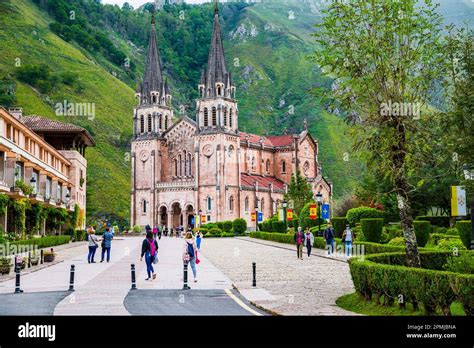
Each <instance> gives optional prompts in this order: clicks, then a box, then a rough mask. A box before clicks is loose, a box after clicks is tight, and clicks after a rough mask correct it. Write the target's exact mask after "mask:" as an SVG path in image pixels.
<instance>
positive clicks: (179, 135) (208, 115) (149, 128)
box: [131, 8, 332, 229]
mask: <svg viewBox="0 0 474 348" xmlns="http://www.w3.org/2000/svg"><path fill="white" fill-rule="evenodd" d="M197 88H198V91H199V98H198V99H197V101H196V103H197V108H196V115H195V118H194V119H193V118H190V117H187V116H185V115H182V116H180V117H175V116H174V113H173V107H172V91H171V90H170V88H169V86H168V84H167V82H166V80H165V79H164V77H163V73H162V69H161V64H160V56H159V49H158V46H157V40H156V30H155V22H154V20H153V19H152V23H151V31H150V39H149V46H148V53H147V59H146V66H145V75H144V77H143V80H142V83H141V84H140V85H139V86H138V89H137V93H136V96H137V100H138V106H137V107H136V108H135V109H134V114H133V123H134V127H133V129H134V137H133V140H132V145H131V147H132V149H131V154H132V156H131V161H132V163H131V165H132V176H131V224H132V226H134V225H140V226H145V225H148V224H149V225H158V224H159V225H161V224H165V225H167V226H168V227H176V226H179V225H181V226H184V227H185V228H186V227H187V226H189V225H191V226H193V227H194V226H195V224H196V223H197V222H198V221H201V222H203V223H204V222H217V221H226V220H233V219H235V218H238V217H241V218H244V219H246V220H247V225H248V226H249V228H250V229H251V228H252V227H253V229H254V228H255V222H254V221H252V217H254V216H255V213H256V212H262V213H263V218H265V219H266V218H268V217H271V216H272V215H274V214H276V213H277V209H278V207H279V206H280V205H281V202H282V201H283V196H284V193H285V191H286V190H287V188H288V184H289V182H290V179H291V176H292V175H294V174H295V173H296V171H297V170H299V171H300V172H301V174H302V175H303V176H304V177H305V178H306V179H307V180H308V182H309V183H310V184H311V187H312V189H313V191H314V193H315V194H316V193H318V192H320V193H321V194H322V195H323V201H324V202H329V201H330V199H331V195H332V185H331V183H330V182H328V181H327V180H326V179H325V178H324V177H323V176H322V174H321V166H320V165H319V162H318V152H319V143H318V141H317V139H314V138H313V137H312V136H311V134H310V133H309V132H308V130H307V127H305V129H304V130H302V132H301V133H298V134H284V135H276V136H260V135H256V134H251V133H245V132H241V131H239V109H238V106H237V102H236V100H235V95H236V86H235V84H234V81H233V79H232V75H231V73H230V72H229V70H228V69H227V65H226V61H225V55H224V47H223V44H222V34H221V30H220V25H219V11H218V9H217V8H216V9H215V11H214V26H213V32H212V37H211V44H210V47H209V57H208V62H207V67H206V68H204V69H203V70H202V72H201V79H200V82H199V84H198V86H197ZM252 213H254V214H252Z"/></svg>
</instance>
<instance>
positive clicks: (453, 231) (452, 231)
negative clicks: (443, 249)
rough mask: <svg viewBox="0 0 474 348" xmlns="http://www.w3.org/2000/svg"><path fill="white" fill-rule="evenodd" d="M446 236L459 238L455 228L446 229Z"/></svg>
mask: <svg viewBox="0 0 474 348" xmlns="http://www.w3.org/2000/svg"><path fill="white" fill-rule="evenodd" d="M446 234H447V235H448V236H459V232H458V229H457V228H455V227H453V228H448V229H446Z"/></svg>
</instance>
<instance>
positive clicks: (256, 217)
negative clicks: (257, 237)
mask: <svg viewBox="0 0 474 348" xmlns="http://www.w3.org/2000/svg"><path fill="white" fill-rule="evenodd" d="M255 231H256V232H258V206H255Z"/></svg>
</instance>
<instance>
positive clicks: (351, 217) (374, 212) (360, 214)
mask: <svg viewBox="0 0 474 348" xmlns="http://www.w3.org/2000/svg"><path fill="white" fill-rule="evenodd" d="M384 215H385V213H384V212H383V211H381V210H378V209H375V208H369V207H359V208H352V209H349V211H348V212H347V215H346V219H347V222H348V223H349V225H351V226H352V227H353V226H355V225H356V223H358V222H359V221H360V220H361V219H371V218H383V217H384Z"/></svg>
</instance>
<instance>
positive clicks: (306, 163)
mask: <svg viewBox="0 0 474 348" xmlns="http://www.w3.org/2000/svg"><path fill="white" fill-rule="evenodd" d="M303 174H304V175H305V176H308V175H309V162H308V161H306V162H304V165H303Z"/></svg>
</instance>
